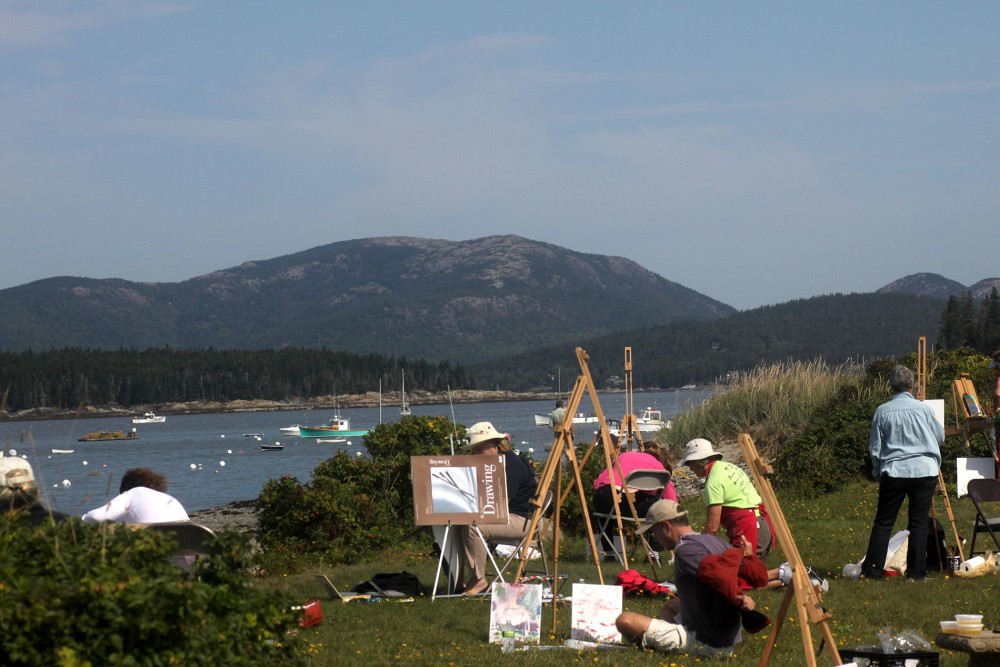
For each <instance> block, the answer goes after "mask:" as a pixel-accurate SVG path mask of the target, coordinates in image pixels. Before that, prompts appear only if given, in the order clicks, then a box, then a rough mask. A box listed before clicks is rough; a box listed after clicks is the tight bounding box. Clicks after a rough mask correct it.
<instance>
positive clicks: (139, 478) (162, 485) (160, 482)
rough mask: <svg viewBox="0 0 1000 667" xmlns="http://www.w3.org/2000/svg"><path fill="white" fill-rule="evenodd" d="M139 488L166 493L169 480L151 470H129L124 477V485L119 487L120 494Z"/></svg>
mask: <svg viewBox="0 0 1000 667" xmlns="http://www.w3.org/2000/svg"><path fill="white" fill-rule="evenodd" d="M137 486H144V487H146V488H147V489H153V490H154V491H159V492H160V493H166V492H167V478H166V477H164V476H163V475H161V474H160V473H158V472H153V471H152V470H150V469H149V468H129V469H128V470H126V471H125V474H124V475H122V483H121V486H119V487H118V493H125V492H126V491H128V490H129V489H134V488H135V487H137Z"/></svg>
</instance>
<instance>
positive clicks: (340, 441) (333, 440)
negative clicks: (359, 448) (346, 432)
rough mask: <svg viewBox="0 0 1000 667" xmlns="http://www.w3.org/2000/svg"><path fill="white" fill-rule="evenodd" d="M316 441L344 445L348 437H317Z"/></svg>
mask: <svg viewBox="0 0 1000 667" xmlns="http://www.w3.org/2000/svg"><path fill="white" fill-rule="evenodd" d="M316 442H321V443H332V444H335V445H342V444H345V443H346V442H347V438H316Z"/></svg>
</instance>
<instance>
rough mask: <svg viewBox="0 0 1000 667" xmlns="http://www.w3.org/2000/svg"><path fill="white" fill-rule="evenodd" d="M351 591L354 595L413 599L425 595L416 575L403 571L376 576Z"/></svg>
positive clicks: (424, 589)
mask: <svg viewBox="0 0 1000 667" xmlns="http://www.w3.org/2000/svg"><path fill="white" fill-rule="evenodd" d="M351 590H352V591H354V592H355V593H374V594H376V595H381V596H383V597H413V596H415V595H426V594H427V589H426V588H425V587H424V585H423V584H422V583H420V580H419V579H417V575H415V574H412V573H410V572H406V571H405V570H404V571H403V572H382V573H380V574H376V575H374V576H373V577H372V578H371V579H369V580H368V581H362V582H361V583H359V584H357V585H356V586H355V587H354V588H352V589H351Z"/></svg>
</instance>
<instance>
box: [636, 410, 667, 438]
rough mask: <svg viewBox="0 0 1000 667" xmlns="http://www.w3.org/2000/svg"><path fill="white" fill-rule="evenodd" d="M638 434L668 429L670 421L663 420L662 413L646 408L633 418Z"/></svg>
mask: <svg viewBox="0 0 1000 667" xmlns="http://www.w3.org/2000/svg"><path fill="white" fill-rule="evenodd" d="M635 423H636V425H637V426H638V427H639V432H640V433H656V432H657V431H659V430H660V429H661V428H670V420H669V419H668V420H666V421H664V420H663V413H662V412H660V411H659V410H657V409H656V408H646V409H645V410H643V411H642V414H641V415H639V416H638V417H636V418H635Z"/></svg>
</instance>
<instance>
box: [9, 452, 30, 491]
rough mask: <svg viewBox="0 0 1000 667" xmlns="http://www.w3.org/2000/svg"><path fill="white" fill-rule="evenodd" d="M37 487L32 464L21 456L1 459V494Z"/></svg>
mask: <svg viewBox="0 0 1000 667" xmlns="http://www.w3.org/2000/svg"><path fill="white" fill-rule="evenodd" d="M35 486H36V484H35V473H34V471H33V470H32V469H31V464H30V463H28V462H27V461H25V460H24V459H22V458H21V457H19V456H4V457H3V458H0V494H3V493H7V492H10V491H18V490H20V489H31V488H34V487H35Z"/></svg>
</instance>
